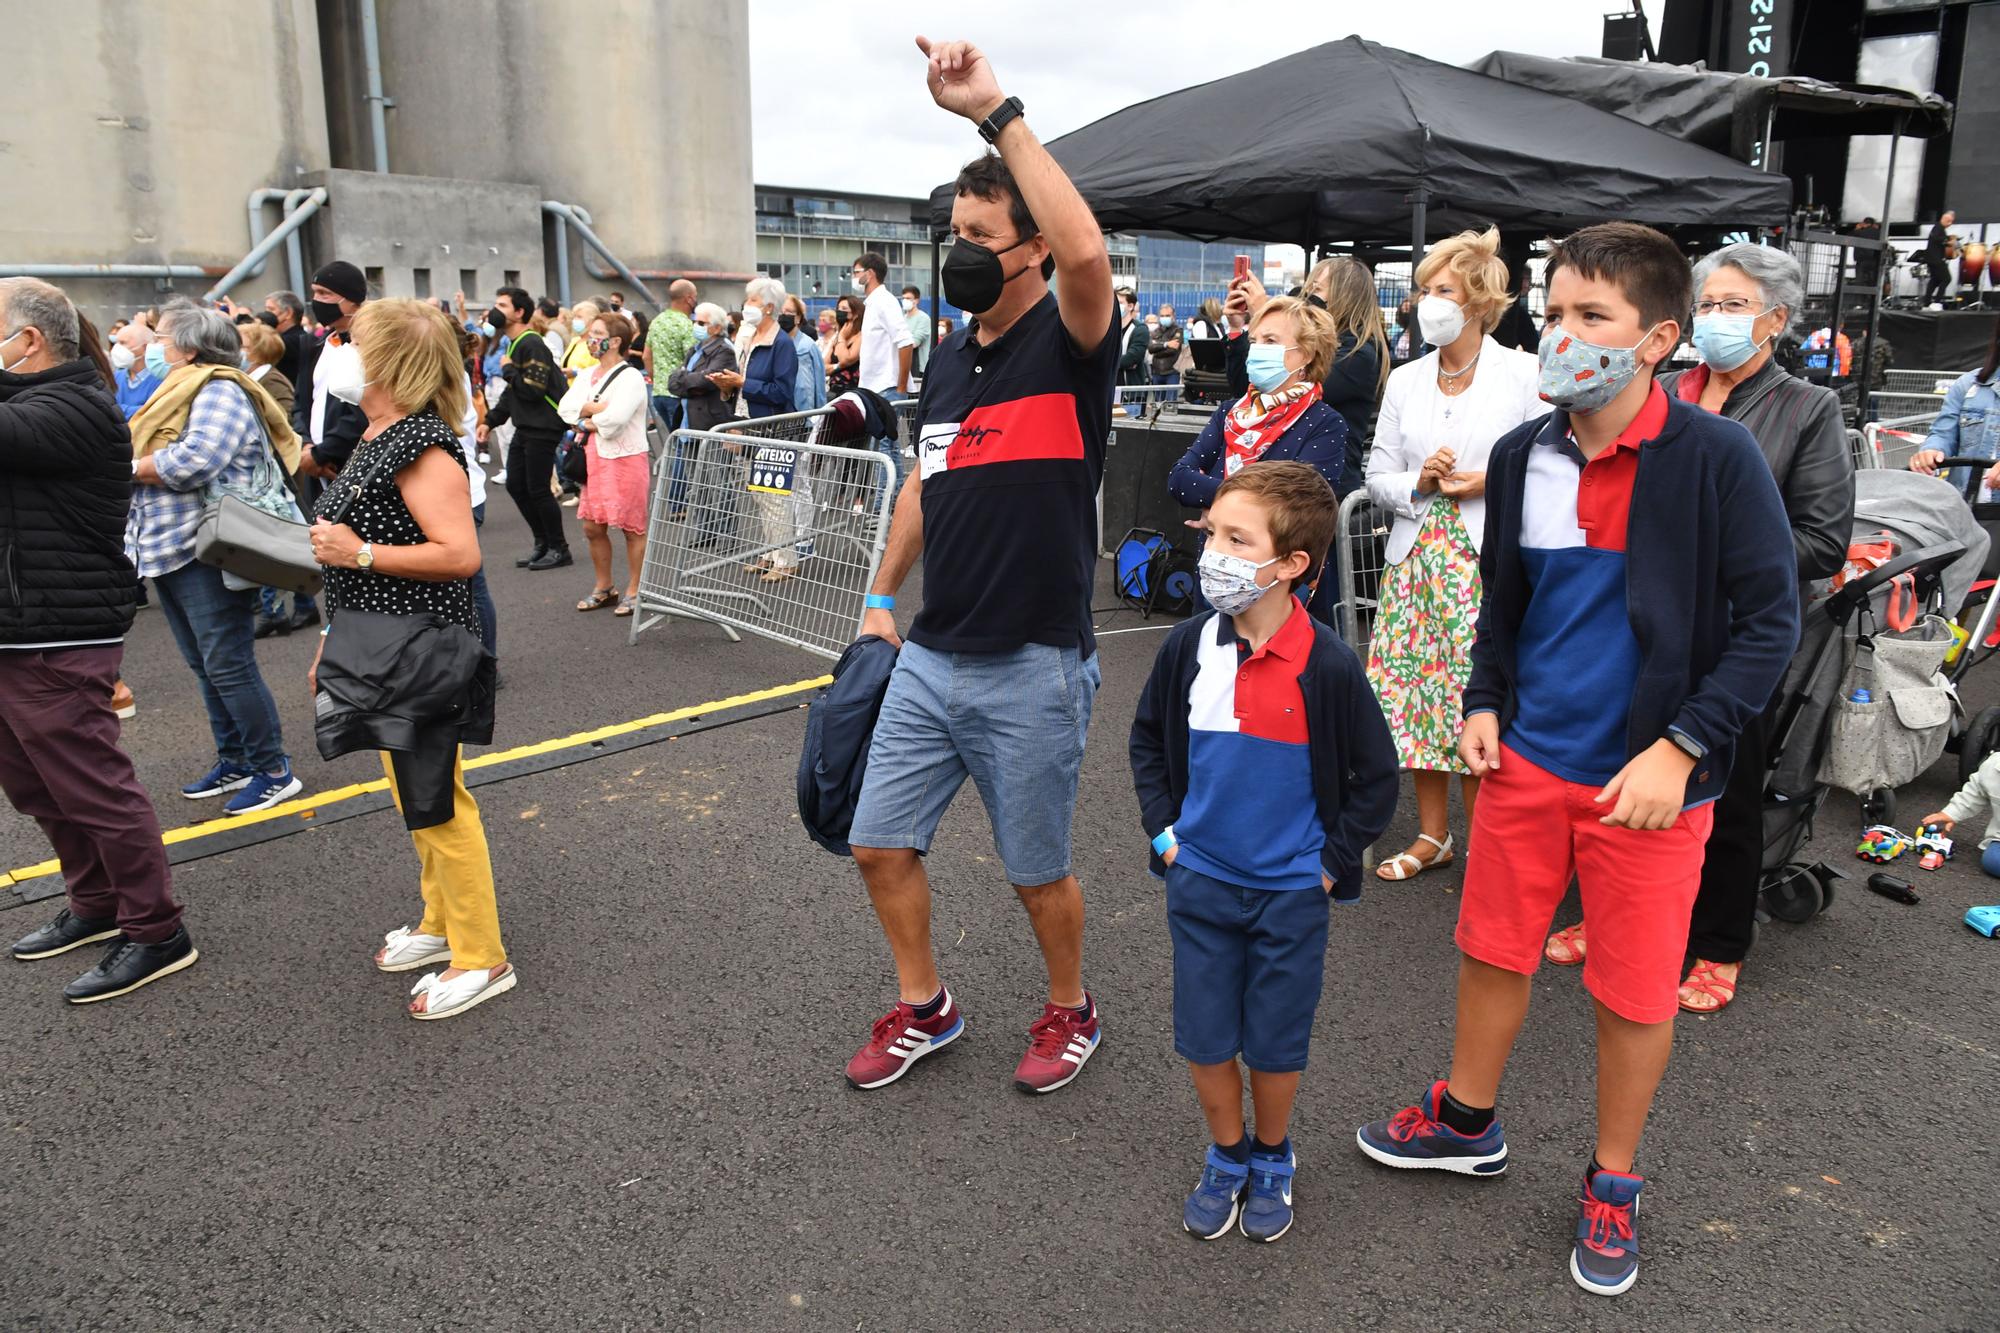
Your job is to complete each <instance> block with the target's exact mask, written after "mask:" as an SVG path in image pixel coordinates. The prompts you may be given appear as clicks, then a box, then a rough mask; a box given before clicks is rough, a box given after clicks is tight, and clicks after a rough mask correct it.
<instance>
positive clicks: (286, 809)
mask: <svg viewBox="0 0 2000 1333" xmlns="http://www.w3.org/2000/svg"><path fill="white" fill-rule="evenodd" d="M832 683H833V677H832V676H814V677H813V678H812V679H811V680H798V681H793V682H792V683H791V684H790V685H774V686H772V687H771V688H770V689H768V690H752V691H751V692H750V693H748V694H732V695H730V696H729V697H728V698H727V699H712V700H710V701H709V702H708V703H705V704H691V705H689V706H688V707H686V708H676V709H673V710H671V711H669V712H665V713H652V714H649V715H647V716H645V717H641V718H634V719H633V720H632V721H630V722H615V723H613V724H611V725H610V726H608V727H597V728H595V729H593V730H591V731H579V732H576V733H574V734H572V735H568V736H557V737H554V738H552V739H550V740H545V741H535V742H532V743H531V744H528V745H517V746H515V747H514V748H513V749H511V750H494V751H491V752H489V753H487V754H482V755H479V756H478V757H477V758H473V759H468V760H466V761H465V766H466V767H467V768H468V769H474V768H491V767H492V766H493V765H495V764H505V763H509V762H511V761H513V760H516V759H532V758H536V757H538V756H541V755H545V754H554V753H556V752H557V751H559V750H573V749H576V748H578V747H579V746H584V745H593V744H596V743H597V742H598V741H607V740H611V739H614V738H615V737H619V736H629V735H631V734H632V733H633V732H635V731H645V730H647V729H648V728H651V727H662V726H665V725H667V724H668V723H670V722H685V721H686V720H687V719H689V718H691V717H700V716H702V715H703V714H704V713H715V712H721V711H723V710H724V709H729V708H742V707H744V706H745V705H747V704H760V703H765V702H768V701H769V700H772V699H782V698H784V697H785V696H787V695H792V694H804V693H805V692H806V691H807V690H816V689H819V688H820V687H821V686H822V685H831V684H832ZM387 790H389V781H388V779H387V778H376V779H375V780H374V781H373V782H356V783H353V784H351V785H349V786H346V787H335V788H332V789H331V790H328V791H323V792H315V793H314V794H313V795H311V796H305V797H301V798H300V799H298V800H296V801H286V802H285V803H284V804H282V805H274V806H272V807H271V808H270V809H269V810H259V811H257V812H256V813H255V814H248V815H234V816H228V817H225V818H222V819H210V820H204V821H203V822H201V823H199V824H188V825H185V826H183V827H181V828H176V829H168V830H167V831H166V832H165V833H163V834H161V835H160V841H161V843H163V844H164V845H166V846H168V847H171V846H173V845H174V844H175V843H180V842H190V841H192V840H193V839H195V838H206V837H208V836H210V835H211V834H215V833H231V832H234V831H235V830H237V829H240V828H247V827H249V826H250V825H252V824H263V823H267V822H269V821H270V820H273V819H291V818H299V819H311V818H312V817H313V816H314V815H315V814H317V813H318V812H319V811H320V810H322V809H324V808H325V807H327V806H329V805H337V804H339V803H340V802H341V801H351V800H353V799H354V798H355V797H357V796H366V795H368V794H370V793H371V792H378V791H387ZM61 870H62V863H61V862H59V861H41V862H37V863H36V864H34V865H31V866H22V867H20V868H19V869H18V870H9V871H7V872H5V873H4V874H0V889H4V888H7V887H8V886H10V885H14V884H18V883H20V882H21V881H23V880H29V879H40V878H41V877H42V876H44V875H53V874H57V873H59V872H60V871H61Z"/></svg>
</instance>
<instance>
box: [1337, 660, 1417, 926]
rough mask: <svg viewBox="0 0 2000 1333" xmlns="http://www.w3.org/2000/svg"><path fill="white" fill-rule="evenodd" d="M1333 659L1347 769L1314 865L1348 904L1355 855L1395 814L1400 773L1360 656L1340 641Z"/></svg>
mask: <svg viewBox="0 0 2000 1333" xmlns="http://www.w3.org/2000/svg"><path fill="white" fill-rule="evenodd" d="M1338 659H1339V661H1340V663H1341V670H1340V675H1339V677H1338V680H1337V685H1336V688H1337V689H1338V690H1339V691H1340V692H1341V694H1342V696H1344V697H1343V698H1342V699H1341V701H1340V703H1341V709H1340V712H1339V713H1338V714H1337V715H1338V716H1339V717H1340V718H1341V719H1342V721H1341V726H1342V728H1343V729H1344V730H1345V732H1346V740H1347V772H1346V774H1345V775H1344V776H1343V778H1342V783H1343V788H1344V791H1345V795H1346V802H1345V804H1344V805H1343V806H1342V807H1341V810H1340V817H1339V819H1338V820H1336V821H1335V822H1334V823H1333V824H1331V825H1329V826H1328V827H1327V829H1326V846H1325V847H1324V848H1323V849H1322V850H1321V852H1320V868H1321V869H1322V870H1324V871H1325V872H1326V874H1327V877H1328V878H1329V879H1331V880H1332V881H1333V896H1334V897H1335V898H1336V899H1338V900H1340V901H1341V902H1353V901H1354V900H1355V899H1357V898H1359V897H1360V896H1361V854H1362V853H1363V852H1365V851H1366V850H1367V849H1368V845H1369V844H1370V843H1372V842H1374V841H1375V839H1377V838H1379V837H1381V836H1382V831H1383V830H1384V829H1386V828H1388V827H1389V820H1390V819H1391V818H1392V817H1393V816H1394V815H1395V813H1396V795H1397V791H1398V782H1399V772H1400V771H1399V768H1398V761H1397V758H1396V743H1395V741H1394V740H1393V739H1391V738H1390V735H1389V724H1388V722H1387V721H1386V720H1384V718H1383V717H1382V706H1381V704H1380V703H1378V702H1377V701H1376V698H1375V691H1374V690H1372V689H1370V688H1369V686H1368V678H1367V677H1366V676H1365V675H1364V674H1363V673H1362V670H1361V661H1360V659H1359V658H1357V657H1355V655H1354V653H1353V651H1352V650H1351V649H1349V648H1348V647H1347V646H1346V645H1345V644H1342V645H1340V652H1339V654H1338Z"/></svg>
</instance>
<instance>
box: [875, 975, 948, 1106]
mask: <svg viewBox="0 0 2000 1333" xmlns="http://www.w3.org/2000/svg"><path fill="white" fill-rule="evenodd" d="M963 1031H965V1015H964V1014H962V1013H961V1012H959V1008H958V1001H956V1000H954V999H953V998H952V997H951V991H950V990H949V989H946V991H945V993H944V1004H943V1005H942V1006H941V1007H940V1008H939V1009H938V1011H937V1013H936V1014H935V1015H933V1016H932V1017H930V1018H918V1017H917V1012H916V1006H914V1005H912V1004H909V1003H907V1002H905V1001H901V1000H899V1001H897V1002H896V1007H895V1008H894V1009H891V1010H890V1011H889V1012H888V1013H886V1014H884V1015H882V1017H880V1018H878V1019H876V1020H875V1026H874V1028H873V1029H872V1030H871V1031H870V1032H869V1034H868V1044H867V1045H865V1046H863V1047H862V1048H861V1049H860V1050H858V1051H856V1052H855V1053H854V1058H853V1059H852V1060H849V1061H848V1062H847V1081H848V1082H849V1083H852V1084H853V1085H854V1086H855V1087H857V1088H880V1087H884V1086H886V1085H888V1084H890V1083H894V1082H895V1081H896V1080H897V1079H899V1078H901V1077H902V1076H903V1075H904V1074H907V1073H908V1072H909V1071H910V1066H911V1065H913V1064H915V1063H916V1062H917V1061H919V1060H921V1059H923V1058H924V1057H925V1056H926V1055H929V1054H930V1053H931V1052H932V1051H935V1050H937V1049H938V1048H939V1047H941V1046H945V1045H947V1044H949V1043H951V1042H953V1041H956V1040H958V1035H959V1033H961V1032H963Z"/></svg>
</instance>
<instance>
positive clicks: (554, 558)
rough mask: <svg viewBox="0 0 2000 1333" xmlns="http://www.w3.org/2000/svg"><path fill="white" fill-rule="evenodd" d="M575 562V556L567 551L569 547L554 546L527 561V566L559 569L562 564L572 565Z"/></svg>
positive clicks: (530, 567)
mask: <svg viewBox="0 0 2000 1333" xmlns="http://www.w3.org/2000/svg"><path fill="white" fill-rule="evenodd" d="M575 563H576V557H575V556H573V555H571V554H570V553H569V547H567V546H555V547H551V548H550V549H548V550H546V551H544V552H542V554H541V555H539V556H537V557H535V558H534V559H533V560H531V561H529V562H528V568H529V569H561V568H562V567H563V566H564V565H573V564H575Z"/></svg>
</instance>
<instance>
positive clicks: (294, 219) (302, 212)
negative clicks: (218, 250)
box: [202, 186, 326, 301]
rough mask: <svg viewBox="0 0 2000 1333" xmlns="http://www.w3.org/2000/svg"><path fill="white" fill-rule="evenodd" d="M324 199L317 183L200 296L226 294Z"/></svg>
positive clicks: (321, 203) (211, 298)
mask: <svg viewBox="0 0 2000 1333" xmlns="http://www.w3.org/2000/svg"><path fill="white" fill-rule="evenodd" d="M325 203H326V187H325V186H320V187H317V188H315V189H313V190H312V191H311V192H309V193H308V194H307V195H306V198H305V201H304V202H303V203H302V204H300V205H299V207H297V208H296V209H293V210H292V211H291V212H290V213H287V214H286V215H285V220H284V221H283V222H280V223H279V224H278V225H277V228H276V229H275V230H274V231H272V232H271V234H270V235H269V236H266V237H265V238H264V239H263V240H261V241H259V242H258V243H257V244H256V246H254V247H253V248H252V249H251V251H250V253H249V254H247V255H245V256H243V258H241V259H239V260H237V261H236V267H235V268H232V269H230V270H229V272H227V273H225V274H223V275H222V277H221V279H219V280H218V281H217V282H216V284H215V285H214V286H213V287H210V288H209V289H208V292H207V293H206V294H205V295H204V296H203V297H202V300H204V301H213V300H214V299H215V298H216V297H218V296H222V295H224V294H226V293H227V292H228V291H229V289H230V288H232V287H234V286H235V285H236V284H237V283H239V282H241V281H243V279H245V278H247V277H249V276H250V274H251V273H253V272H255V271H256V269H257V266H258V265H259V264H260V263H262V262H263V259H264V256H266V255H268V254H270V253H271V252H272V251H273V250H275V249H277V248H278V246H279V245H280V244H282V243H283V242H284V239H285V238H286V237H287V236H290V235H292V234H293V233H295V232H297V231H298V229H299V228H300V227H302V226H304V225H305V222H306V219H307V218H309V217H311V216H312V215H313V214H315V213H317V212H319V210H320V209H321V208H322V207H323V206H324V205H325Z"/></svg>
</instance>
